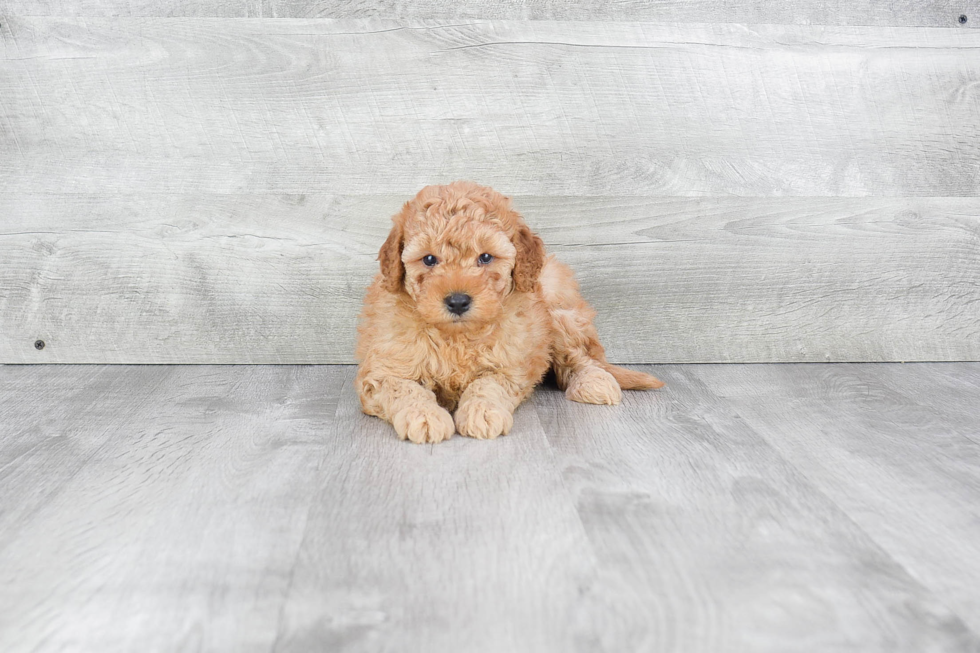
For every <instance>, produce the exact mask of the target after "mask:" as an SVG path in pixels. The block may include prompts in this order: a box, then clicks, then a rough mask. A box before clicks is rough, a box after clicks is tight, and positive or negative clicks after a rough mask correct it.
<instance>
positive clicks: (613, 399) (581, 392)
mask: <svg viewBox="0 0 980 653" xmlns="http://www.w3.org/2000/svg"><path fill="white" fill-rule="evenodd" d="M565 396H566V397H568V398H569V399H571V400H572V401H578V402H581V403H583V404H612V405H615V404H618V403H619V402H620V401H622V400H623V391H622V390H621V389H620V387H619V384H618V383H616V379H614V378H613V375H612V374H610V373H609V372H607V371H606V370H604V369H602V368H600V367H586V368H585V369H581V370H579V371H578V372H576V373H575V374H574V375H572V380H571V381H569V383H568V387H567V388H566V389H565Z"/></svg>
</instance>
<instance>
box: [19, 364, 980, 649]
mask: <svg viewBox="0 0 980 653" xmlns="http://www.w3.org/2000/svg"><path fill="white" fill-rule="evenodd" d="M353 369H354V368H352V367H303V366H281V367H274V366H268V367H195V366H158V367H151V366H132V367H130V366H41V367H34V366H24V367H19V366H6V367H0V409H2V422H0V650H2V651H4V652H18V651H99V652H100V653H102V652H106V651H141V652H142V651H236V652H238V651H263V652H264V651H337V650H342V651H396V650H397V651H562V652H564V651H576V650H577V651H634V650H636V651H679V652H685V653H688V652H694V651H706V652H716V651H780V652H785V651H808V652H809V651H842V650H854V651H889V652H894V651H915V652H917V653H918V652H921V651H967V650H971V651H972V650H980V364H976V363H952V364H950V363H944V364H914V365H912V364H910V365H900V364H854V365H851V364H832V365H823V364H811V365H719V366H695V365H675V366H655V367H650V368H648V369H650V370H651V371H653V372H654V373H656V375H657V376H659V377H661V378H663V379H664V380H666V381H667V383H668V386H667V387H666V388H665V389H664V390H662V391H659V392H656V393H647V394H636V393H633V394H628V395H627V397H626V399H625V401H624V403H623V405H622V406H620V407H598V406H583V405H578V404H573V403H570V402H567V401H565V400H564V398H563V396H562V395H561V394H560V393H559V392H558V391H557V390H555V389H553V388H547V387H546V388H543V389H541V390H539V392H538V393H537V394H536V395H535V396H534V398H533V399H532V400H531V401H530V402H529V403H527V404H525V405H524V406H523V407H521V408H520V409H519V410H518V412H517V416H516V420H515V426H514V430H513V432H512V434H511V435H509V436H506V437H504V438H502V439H500V440H497V441H492V442H482V441H475V440H469V439H466V438H460V437H456V438H454V439H452V440H451V441H449V442H447V443H444V444H440V445H435V446H417V445H411V444H408V443H404V442H400V441H398V440H396V438H395V436H394V434H393V432H392V431H391V429H390V427H388V426H387V425H385V424H383V423H382V422H380V421H378V420H376V419H373V418H369V417H366V416H364V415H362V414H361V413H360V412H359V410H358V405H357V400H356V397H355V396H354V393H353V390H352V387H351V383H350V381H351V377H352V373H353Z"/></svg>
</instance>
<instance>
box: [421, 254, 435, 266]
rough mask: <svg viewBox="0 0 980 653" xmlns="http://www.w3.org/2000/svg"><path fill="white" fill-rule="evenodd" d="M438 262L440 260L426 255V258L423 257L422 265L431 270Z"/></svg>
mask: <svg viewBox="0 0 980 653" xmlns="http://www.w3.org/2000/svg"><path fill="white" fill-rule="evenodd" d="M438 262H439V260H438V259H437V258H436V257H435V256H433V255H432V254H426V255H425V256H423V257H422V264H423V265H425V267H427V268H431V267H432V266H433V265H435V264H436V263H438Z"/></svg>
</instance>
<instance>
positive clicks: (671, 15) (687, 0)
mask: <svg viewBox="0 0 980 653" xmlns="http://www.w3.org/2000/svg"><path fill="white" fill-rule="evenodd" d="M978 10H980V5H978V4H977V3H976V2H975V1H974V0H966V1H961V2H952V1H950V0H922V1H917V0H901V1H899V2H889V3H881V2H874V1H872V0H850V1H848V0H794V1H793V2H785V1H784V2H779V1H777V0H733V1H729V2H719V1H718V0H659V1H658V2H645V1H642V0H597V1H593V2H555V1H554V0H499V1H494V2H488V1H486V0H460V1H453V0H346V1H344V2H326V1H324V0H207V1H206V2H185V1H183V0H176V1H175V0H125V2H123V1H121V0H99V1H97V2H94V1H93V0H0V14H9V15H16V16H92V17H99V16H170V17H178V16H201V17H205V16H215V17H228V18H232V17H234V18H290V17H291V18H389V19H400V20H405V19H435V18H438V19H473V18H477V19H517V20H601V21H655V22H656V21H666V22H681V23H770V24H773V23H789V24H800V25H895V26H914V25H920V26H934V27H951V26H959V25H960V23H959V22H958V21H957V19H958V17H959V16H960V15H961V14H964V13H966V14H968V15H969V16H973V17H974V21H973V22H970V21H968V22H967V23H966V25H965V26H966V27H972V26H973V25H974V23H975V22H980V21H976V17H977V16H978V15H980V11H978Z"/></svg>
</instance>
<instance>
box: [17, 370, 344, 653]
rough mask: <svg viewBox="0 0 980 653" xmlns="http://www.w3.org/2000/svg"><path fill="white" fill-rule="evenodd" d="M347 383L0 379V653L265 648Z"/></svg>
mask: <svg viewBox="0 0 980 653" xmlns="http://www.w3.org/2000/svg"><path fill="white" fill-rule="evenodd" d="M349 373H350V370H349V369H345V368H311V367H293V368H283V367H252V368H247V367H236V368H227V367H226V368H215V367H206V368H192V367H177V368H172V367H138V368H127V367H113V368H91V367H64V366H51V367H47V366H44V367H19V368H17V367H13V368H12V367H10V366H5V367H2V368H0V379H2V382H0V389H2V390H0V392H2V395H0V403H2V405H3V407H4V419H3V421H2V423H0V456H2V460H3V465H2V467H0V487H2V490H3V494H2V497H3V499H2V502H3V509H2V511H0V515H2V519H3V523H2V528H0V649H2V650H3V651H6V652H10V653H18V652H21V651H65V650H72V651H105V652H109V651H137V650H139V651H150V650H159V651H164V650H202V651H203V650H210V651H217V650H236V651H268V650H270V647H271V646H272V643H273V641H274V638H275V633H276V628H277V623H278V615H279V606H280V605H281V603H282V601H283V599H284V597H285V594H286V591H287V587H288V583H289V574H290V570H291V569H292V567H293V563H294V560H295V556H296V552H297V548H298V546H299V544H300V542H301V540H302V537H303V529H304V523H305V522H304V518H305V515H306V512H307V510H308V507H309V501H310V499H311V498H312V489H313V483H314V479H315V478H316V476H317V473H318V472H317V468H318V466H319V463H320V461H321V459H322V457H323V454H324V453H325V452H326V447H325V444H326V438H327V437H329V434H330V433H331V430H330V429H331V426H332V418H333V415H334V413H335V410H336V402H337V393H338V390H339V386H340V385H342V384H344V383H347V384H349Z"/></svg>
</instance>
